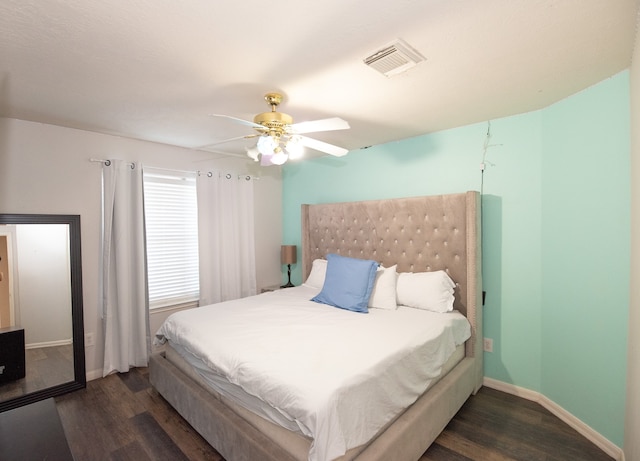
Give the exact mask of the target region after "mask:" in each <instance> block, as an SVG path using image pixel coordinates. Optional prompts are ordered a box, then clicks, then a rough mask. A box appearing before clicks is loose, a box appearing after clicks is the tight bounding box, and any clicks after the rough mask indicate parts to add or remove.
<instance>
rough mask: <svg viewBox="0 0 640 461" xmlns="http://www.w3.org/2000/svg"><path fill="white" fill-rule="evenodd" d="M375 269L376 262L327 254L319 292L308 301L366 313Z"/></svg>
mask: <svg viewBox="0 0 640 461" xmlns="http://www.w3.org/2000/svg"><path fill="white" fill-rule="evenodd" d="M377 269H378V263H377V262H375V261H371V260H367V259H356V258H348V257H346V256H340V255H336V254H328V255H327V274H326V276H325V279H324V285H323V286H322V291H320V293H318V295H317V296H315V297H313V298H312V299H311V301H315V302H317V303H323V304H328V305H330V306H334V307H339V308H340V309H346V310H349V311H354V312H363V313H367V312H369V310H368V309H367V304H368V303H369V298H370V297H371V292H372V291H373V284H374V283H375V280H376V270H377Z"/></svg>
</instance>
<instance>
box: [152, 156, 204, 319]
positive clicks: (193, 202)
mask: <svg viewBox="0 0 640 461" xmlns="http://www.w3.org/2000/svg"><path fill="white" fill-rule="evenodd" d="M144 214H145V226H146V238H147V277H148V280H149V308H150V309H158V308H162V307H169V306H176V305H184V304H191V303H197V302H198V298H199V295H200V286H199V275H198V274H199V273H198V207H197V196H196V181H195V175H189V174H185V173H178V172H175V173H173V172H167V171H163V170H153V169H149V168H145V171H144Z"/></svg>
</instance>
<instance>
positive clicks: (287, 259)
mask: <svg viewBox="0 0 640 461" xmlns="http://www.w3.org/2000/svg"><path fill="white" fill-rule="evenodd" d="M296 249H297V247H296V246H295V245H282V247H281V248H280V262H281V263H282V264H295V263H296V257H297V254H296V253H297V251H296Z"/></svg>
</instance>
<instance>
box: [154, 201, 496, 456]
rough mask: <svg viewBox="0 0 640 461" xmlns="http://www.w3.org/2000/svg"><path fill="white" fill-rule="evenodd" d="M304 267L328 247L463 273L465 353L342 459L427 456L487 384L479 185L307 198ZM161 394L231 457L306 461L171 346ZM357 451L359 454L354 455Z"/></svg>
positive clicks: (158, 366) (459, 280) (158, 380)
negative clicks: (424, 193)
mask: <svg viewBox="0 0 640 461" xmlns="http://www.w3.org/2000/svg"><path fill="white" fill-rule="evenodd" d="M302 234H303V235H302V242H303V243H302V266H303V268H302V271H303V278H304V279H306V277H307V276H308V274H309V273H310V271H311V265H312V262H313V260H314V259H316V258H321V257H324V256H325V255H326V254H328V253H338V254H341V255H343V256H351V257H357V258H365V259H373V260H376V261H378V262H380V263H381V264H383V265H384V266H390V265H393V264H398V272H424V271H431V270H440V269H442V270H446V271H447V272H448V273H449V274H450V276H451V278H452V279H453V280H454V281H456V284H457V288H456V299H455V303H454V308H455V309H457V310H459V311H460V312H462V313H463V314H465V315H466V316H467V318H468V319H469V322H470V323H471V338H470V339H469V340H468V341H467V342H466V344H465V357H464V358H463V359H462V360H461V361H460V362H459V363H458V364H457V365H456V366H455V367H454V368H453V369H452V370H451V371H450V372H449V373H448V374H447V375H445V376H444V377H442V378H441V379H440V381H438V382H437V383H436V384H435V385H433V386H432V387H431V388H430V389H429V390H428V391H427V392H426V393H425V394H424V395H423V396H421V397H420V398H419V399H418V400H417V401H416V402H415V403H414V404H413V405H412V406H411V407H409V408H408V409H407V410H406V411H405V412H404V413H402V414H401V415H400V416H399V417H398V418H397V419H396V420H395V421H394V422H393V423H391V424H390V425H388V426H387V427H386V428H385V429H384V430H383V431H382V432H381V433H379V434H378V435H377V436H376V437H374V438H373V439H372V440H371V441H370V442H369V443H368V444H367V445H366V446H364V447H361V448H360V449H357V450H354V451H350V452H348V453H347V455H345V456H344V457H341V458H340V460H343V459H344V460H352V459H353V460H357V461H383V460H389V459H393V460H400V461H415V460H417V459H419V458H420V457H421V456H422V454H423V453H424V452H425V451H426V449H427V448H428V447H429V445H431V443H432V442H433V441H434V440H435V439H436V437H437V436H438V435H439V434H440V432H442V430H443V429H444V428H445V426H446V425H447V423H448V422H449V421H450V420H451V418H452V417H453V416H454V415H455V414H456V413H457V411H458V410H459V409H460V407H461V406H462V405H463V403H464V402H465V401H466V400H467V398H468V397H469V396H470V395H471V394H475V393H476V392H477V391H478V389H480V387H481V385H482V375H483V372H482V303H481V301H482V276H481V245H480V242H481V240H480V195H479V193H478V192H473V191H472V192H466V193H461V194H448V195H437V196H429V197H411V198H400V199H390V200H375V201H361V202H348V203H335V204H320V205H302ZM149 377H150V381H151V384H152V385H153V386H154V387H155V388H156V389H157V390H158V392H159V393H160V394H161V395H162V396H163V397H164V398H165V399H166V400H167V401H168V402H169V403H170V404H171V405H172V406H173V407H174V408H175V409H176V410H177V411H178V412H179V413H180V414H181V415H182V416H183V417H184V418H185V419H186V420H187V421H188V422H189V423H190V424H191V425H192V426H193V427H194V428H195V429H196V430H197V431H198V432H199V433H200V434H201V435H202V436H203V437H204V438H205V439H206V440H207V441H208V442H209V443H210V444H211V445H212V446H213V447H214V448H216V450H218V452H220V454H221V455H222V456H224V457H225V459H226V460H227V461H244V460H246V461H254V460H261V461H262V460H268V461H287V460H291V461H294V460H297V461H305V459H299V458H296V457H294V456H293V455H292V454H291V453H290V451H288V450H286V449H285V448H284V447H283V445H284V444H283V443H282V441H279V440H276V439H275V438H271V437H269V436H267V435H265V433H263V431H261V430H260V429H259V427H260V426H259V425H255V424H251V423H250V422H249V421H247V419H245V417H243V416H242V412H239V411H234V409H232V407H230V406H229V405H227V404H226V403H225V401H224V399H220V398H216V397H212V395H211V394H210V393H209V392H208V391H206V390H205V389H204V388H203V387H202V386H201V385H200V384H198V383H197V381H196V380H194V379H192V378H190V377H189V376H187V374H185V373H183V372H182V371H180V370H179V369H178V368H177V367H176V366H174V365H173V364H172V363H171V362H169V361H168V360H167V359H166V358H165V356H164V354H162V353H160V354H154V355H153V356H152V357H151V361H150V374H149ZM350 453H355V454H350Z"/></svg>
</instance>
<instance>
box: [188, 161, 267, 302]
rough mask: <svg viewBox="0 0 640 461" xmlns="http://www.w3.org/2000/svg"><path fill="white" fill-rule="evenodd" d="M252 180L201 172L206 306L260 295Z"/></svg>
mask: <svg viewBox="0 0 640 461" xmlns="http://www.w3.org/2000/svg"><path fill="white" fill-rule="evenodd" d="M253 181H254V179H252V178H251V177H250V176H240V177H238V175H236V174H230V173H224V174H223V173H218V172H209V173H205V172H200V173H199V174H198V176H197V179H196V189H197V194H198V246H199V259H200V305H201V306H204V305H207V304H212V303H217V302H220V301H227V300H230V299H237V298H242V297H245V296H250V295H254V294H256V263H255V242H254V222H253Z"/></svg>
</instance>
